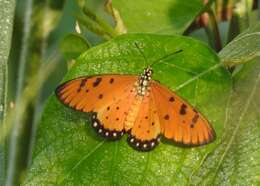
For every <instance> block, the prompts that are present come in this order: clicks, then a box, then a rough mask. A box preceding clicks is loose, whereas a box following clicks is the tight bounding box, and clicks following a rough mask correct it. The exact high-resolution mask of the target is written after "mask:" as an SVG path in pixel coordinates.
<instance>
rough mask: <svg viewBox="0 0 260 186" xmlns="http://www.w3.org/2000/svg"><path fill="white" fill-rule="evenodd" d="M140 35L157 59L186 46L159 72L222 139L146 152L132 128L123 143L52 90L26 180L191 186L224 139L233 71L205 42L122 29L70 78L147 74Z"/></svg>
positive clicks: (92, 52) (166, 145) (156, 74)
mask: <svg viewBox="0 0 260 186" xmlns="http://www.w3.org/2000/svg"><path fill="white" fill-rule="evenodd" d="M135 42H137V43H138V44H139V45H140V48H141V49H142V50H143V53H144V55H145V56H146V58H147V59H148V62H149V63H151V62H153V61H155V60H156V59H159V58H161V57H163V56H166V55H167V54H169V53H172V52H173V51H178V50H180V49H182V50H183V52H182V53H179V54H178V55H175V56H172V57H170V58H167V59H165V60H164V61H163V62H162V63H158V64H156V65H154V66H153V69H154V76H153V78H154V79H155V80H159V81H160V82H161V83H162V84H163V85H165V86H168V87H169V88H171V89H172V90H176V91H177V93H178V94H179V95H180V96H182V97H183V98H184V99H186V100H188V101H189V102H190V103H191V104H192V105H193V106H195V107H196V108H198V110H199V111H201V112H202V113H203V114H204V115H205V116H206V117H207V118H208V119H209V121H210V122H211V123H212V125H213V127H214V129H215V130H216V133H217V139H216V141H215V142H214V143H211V144H209V145H205V146H201V147H195V148H181V147H177V146H175V145H174V144H173V143H167V142H163V143H161V144H160V145H159V146H158V147H157V148H155V149H154V150H153V151H151V152H148V153H144V152H139V151H136V150H133V149H132V148H131V147H129V146H128V144H127V142H126V135H125V136H124V137H123V139H121V140H119V141H116V142H108V141H105V140H104V139H103V138H101V137H99V136H98V135H97V134H96V133H95V132H94V130H93V129H92V127H91V126H90V122H89V118H88V116H89V115H88V114H86V113H80V112H76V111H74V110H72V109H70V108H67V107H65V106H64V105H63V104H61V103H60V102H59V101H58V100H57V98H56V97H55V96H52V97H50V99H49V100H48V102H47V104H46V107H45V111H44V113H43V117H42V120H41V122H40V124H39V129H38V134H37V142H36V145H35V149H34V155H33V162H32V165H31V168H30V170H29V172H28V175H27V179H26V181H25V183H24V185H38V184H44V185H48V184H49V185H130V184H131V185H135V184H136V185H172V184H173V183H174V184H175V185H185V184H187V183H188V182H189V179H190V176H191V175H192V173H193V172H194V171H195V170H197V169H198V167H200V165H201V163H202V162H203V160H204V158H205V157H206V156H207V154H208V153H210V152H212V151H213V150H214V148H216V146H217V145H218V143H220V140H221V138H222V133H223V126H224V123H225V114H226V109H225V108H226V104H227V100H228V98H229V96H230V89H231V77H230V74H229V72H227V71H226V70H225V69H223V68H222V67H220V63H219V59H218V57H217V56H216V54H215V53H214V52H213V51H212V50H211V49H209V48H208V47H206V46H205V45H204V44H202V43H201V42H198V41H196V40H193V39H190V38H186V37H182V36H163V35H149V34H134V35H122V36H119V37H117V38H115V39H113V40H111V41H109V42H106V43H104V44H101V45H99V46H97V47H94V48H91V49H90V50H88V51H87V52H85V53H84V54H82V55H81V56H80V57H79V58H78V60H77V63H76V64H75V65H74V66H73V67H72V68H71V70H70V71H69V73H68V74H67V76H66V78H65V80H68V79H72V78H75V77H79V76H84V75H85V76H89V75H93V74H103V73H120V74H136V75H138V74H140V72H142V71H143V68H145V67H146V66H147V65H148V64H146V62H145V60H144V58H143V56H142V54H140V51H139V50H138V49H137V48H136V47H135V44H134V43H135Z"/></svg>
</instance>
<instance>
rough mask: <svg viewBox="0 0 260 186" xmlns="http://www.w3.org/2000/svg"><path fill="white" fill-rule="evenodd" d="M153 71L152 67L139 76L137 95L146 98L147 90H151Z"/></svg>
mask: <svg viewBox="0 0 260 186" xmlns="http://www.w3.org/2000/svg"><path fill="white" fill-rule="evenodd" d="M152 74H153V70H152V68H151V67H148V68H146V69H144V72H143V73H142V74H141V75H140V76H139V79H138V82H137V83H136V85H137V94H138V95H140V96H144V95H145V93H146V92H147V90H148V89H149V86H150V85H149V83H150V80H151V79H152Z"/></svg>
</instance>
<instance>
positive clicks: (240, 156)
mask: <svg viewBox="0 0 260 186" xmlns="http://www.w3.org/2000/svg"><path fill="white" fill-rule="evenodd" d="M242 71H246V73H245V72H243V73H242V72H241V73H238V74H236V76H235V77H234V78H235V81H234V91H233V92H232V94H231V96H230V100H229V101H228V102H229V103H228V107H227V109H226V110H227V113H226V116H227V117H226V120H225V121H226V122H225V123H226V124H225V125H226V126H225V130H224V131H225V133H224V135H223V141H222V143H221V144H220V145H219V147H217V148H216V149H215V150H214V152H213V153H211V154H210V155H209V156H208V157H207V158H206V159H205V162H203V164H202V165H201V167H200V169H199V170H198V171H197V172H196V173H195V174H194V176H193V179H192V181H191V183H193V184H194V185H259V183H260V174H259V173H260V97H259V92H260V63H259V61H257V60H255V61H251V62H250V66H249V64H248V68H243V70H242ZM242 74H243V75H242Z"/></svg>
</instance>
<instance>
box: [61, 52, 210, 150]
mask: <svg viewBox="0 0 260 186" xmlns="http://www.w3.org/2000/svg"><path fill="white" fill-rule="evenodd" d="M177 52H180V51H177ZM177 52H175V53H177ZM152 73H153V71H152V68H151V67H148V68H146V69H145V70H144V72H143V73H142V74H141V75H140V76H136V75H119V74H118V75H117V74H111V75H96V76H90V77H80V78H76V79H73V80H70V81H68V82H65V83H63V84H61V85H60V86H58V88H57V89H56V95H57V97H58V98H59V100H60V101H61V102H62V103H64V104H65V105H68V106H69V107H71V108H73V109H75V110H79V111H83V112H91V113H92V117H91V118H92V119H91V124H92V126H93V128H94V129H95V130H96V132H97V133H98V134H100V135H101V136H103V137H105V138H107V139H110V140H118V139H120V138H121V137H122V136H123V134H124V133H126V132H128V133H129V135H128V139H127V141H128V143H129V145H130V146H131V147H133V148H135V149H137V150H140V151H149V150H152V149H154V148H155V146H157V145H158V143H159V141H160V135H161V134H162V135H164V136H165V137H166V138H167V139H171V140H173V141H174V142H176V143H179V144H183V145H186V146H198V145H203V144H206V143H209V142H211V141H213V140H214V138H215V132H214V130H213V128H212V127H211V126H210V124H209V122H208V121H207V119H206V118H205V117H203V116H202V115H201V114H200V113H199V112H198V111H197V110H195V109H194V108H193V107H192V106H191V105H190V104H188V103H187V102H186V101H184V100H183V99H182V98H180V97H179V96H177V95H176V94H175V93H174V92H172V91H171V90H169V89H168V88H166V87H165V86H163V85H161V84H160V83H159V82H157V81H154V80H152V79H151V78H152Z"/></svg>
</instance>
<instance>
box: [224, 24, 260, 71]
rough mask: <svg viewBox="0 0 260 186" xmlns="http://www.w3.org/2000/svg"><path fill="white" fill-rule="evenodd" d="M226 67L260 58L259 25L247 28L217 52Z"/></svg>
mask: <svg viewBox="0 0 260 186" xmlns="http://www.w3.org/2000/svg"><path fill="white" fill-rule="evenodd" d="M219 56H220V58H221V60H222V62H223V63H224V64H225V65H226V66H230V67H231V66H235V65H239V64H243V63H246V62H248V61H250V60H252V59H254V58H256V57H259V56H260V23H257V24H256V25H254V26H252V27H250V28H248V29H247V30H246V31H245V32H243V33H242V34H240V35H238V36H237V37H236V38H235V39H234V40H232V41H231V42H230V43H228V44H227V46H226V47H225V48H223V49H222V50H221V51H220V52H219Z"/></svg>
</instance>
